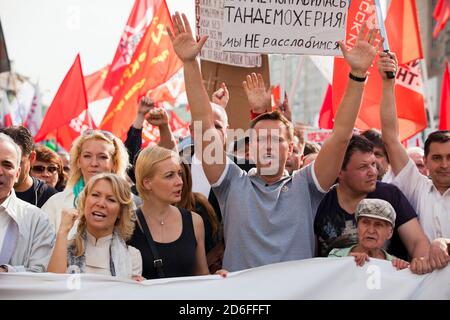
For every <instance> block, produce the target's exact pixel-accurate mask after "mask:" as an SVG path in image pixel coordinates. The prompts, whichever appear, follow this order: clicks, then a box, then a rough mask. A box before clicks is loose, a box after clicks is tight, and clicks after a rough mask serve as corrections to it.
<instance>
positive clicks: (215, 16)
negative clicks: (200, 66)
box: [195, 0, 262, 68]
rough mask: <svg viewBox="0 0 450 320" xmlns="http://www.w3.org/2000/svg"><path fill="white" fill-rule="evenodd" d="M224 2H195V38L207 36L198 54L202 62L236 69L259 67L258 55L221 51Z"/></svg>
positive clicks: (206, 0)
mask: <svg viewBox="0 0 450 320" xmlns="http://www.w3.org/2000/svg"><path fill="white" fill-rule="evenodd" d="M223 1H224V0H195V25H196V28H195V29H196V34H197V36H204V35H207V36H208V40H207V41H206V43H205V45H204V46H203V49H202V51H201V53H200V58H201V59H202V60H207V61H212V62H217V63H222V64H229V65H232V66H237V67H247V68H253V67H260V66H261V63H262V58H261V55H260V54H245V53H231V52H225V51H223V50H222V19H223Z"/></svg>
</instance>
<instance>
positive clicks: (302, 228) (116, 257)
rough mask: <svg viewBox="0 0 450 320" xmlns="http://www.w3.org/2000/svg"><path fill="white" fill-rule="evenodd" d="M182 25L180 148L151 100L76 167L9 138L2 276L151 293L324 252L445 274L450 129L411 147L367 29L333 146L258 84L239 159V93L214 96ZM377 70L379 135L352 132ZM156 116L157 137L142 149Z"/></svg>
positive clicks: (100, 136)
mask: <svg viewBox="0 0 450 320" xmlns="http://www.w3.org/2000/svg"><path fill="white" fill-rule="evenodd" d="M173 23H174V32H171V31H170V30H168V32H169V36H170V38H171V40H172V44H173V47H174V50H175V52H176V54H177V55H178V57H179V58H180V60H181V61H182V62H183V65H184V79H185V87H186V93H187V97H188V102H189V106H190V113H191V120H192V122H191V127H190V129H191V135H190V137H183V138H184V139H183V141H182V142H181V143H180V144H177V140H176V139H175V138H174V136H173V134H172V132H171V129H170V126H169V118H168V114H167V112H166V111H165V110H164V109H163V108H160V107H156V106H155V104H154V103H153V101H152V100H151V99H150V98H148V97H144V98H142V99H141V100H140V101H139V107H138V112H137V114H136V119H135V121H134V122H133V124H132V126H131V127H130V129H129V131H128V135H127V139H126V141H125V143H123V142H122V141H121V140H120V139H119V138H117V137H115V136H114V135H113V134H112V133H110V132H106V131H101V130H87V131H85V132H83V133H82V134H81V136H80V137H78V138H77V140H76V141H75V142H74V143H73V145H72V148H71V150H70V157H69V156H68V154H67V153H60V154H58V153H55V152H54V151H52V150H51V149H49V148H47V147H44V146H42V145H34V142H33V137H32V136H31V134H30V133H29V132H28V130H27V129H26V128H24V127H8V128H3V129H1V133H0V272H20V271H29V272H55V273H73V272H77V273H99V274H106V275H112V276H118V277H124V278H130V279H135V280H137V281H141V280H143V279H154V278H162V277H182V276H194V275H206V274H210V273H213V274H214V273H216V274H220V275H222V276H226V273H227V272H228V271H239V270H243V269H248V268H254V267H258V266H263V265H267V264H271V263H278V262H283V261H290V260H300V259H310V258H314V257H327V256H330V257H343V256H354V257H355V261H356V263H357V265H363V264H364V262H365V261H368V260H369V259H371V258H374V259H384V260H389V261H392V264H393V267H395V268H397V269H406V268H409V269H410V270H411V272H413V273H416V274H425V273H429V272H432V271H433V270H435V269H441V268H444V267H446V266H447V265H448V262H449V261H450V258H449V243H450V132H449V131H436V132H433V133H431V134H430V135H429V136H428V138H427V139H426V141H425V147H424V150H421V149H420V148H415V149H411V150H406V149H405V148H404V146H403V145H402V143H401V141H400V140H399V138H398V122H397V113H396V106H395V90H394V86H395V80H394V79H391V78H388V77H387V76H386V72H394V73H395V72H396V71H397V60H396V57H395V54H394V53H385V52H380V46H381V43H382V41H381V42H379V43H376V41H375V38H376V35H377V30H376V29H368V28H367V27H366V26H365V25H363V27H362V28H361V31H360V33H359V36H358V40H357V42H356V44H355V46H354V47H353V48H352V49H347V48H346V47H345V46H344V45H343V43H342V42H341V43H340V48H341V50H342V54H343V56H344V59H345V61H346V62H347V64H348V66H349V68H350V70H351V71H350V74H349V79H348V84H347V89H346V92H345V95H344V97H343V99H342V101H341V104H340V107H339V110H338V112H337V114H336V117H335V121H334V128H333V131H332V133H331V135H330V136H329V137H328V138H327V139H326V140H325V141H324V143H323V144H321V145H319V144H314V143H311V142H305V141H304V139H303V137H301V136H298V135H296V134H294V130H293V125H292V123H291V121H290V120H291V115H290V112H291V111H290V107H289V104H288V102H287V100H285V101H284V102H283V104H282V105H281V106H280V108H279V109H278V110H275V111H272V110H271V101H270V93H269V91H268V90H267V88H266V85H265V83H264V80H263V78H262V76H261V75H257V74H249V75H248V76H247V77H246V79H243V80H244V81H243V88H244V91H245V93H246V95H247V98H248V104H249V107H250V110H251V121H250V123H249V127H250V130H248V131H247V132H246V133H244V134H243V135H242V136H240V137H235V138H234V140H233V144H232V148H228V147H227V146H228V144H227V141H228V140H229V137H228V136H227V134H228V131H227V128H228V117H227V112H226V108H227V104H228V101H229V92H228V89H227V87H226V85H225V84H224V83H222V84H221V85H220V88H219V89H218V90H217V91H216V92H215V93H214V94H213V96H212V97H211V99H210V97H209V96H208V94H207V91H206V89H205V87H204V84H203V78H202V74H201V70H200V66H199V63H198V61H197V57H198V55H199V52H200V50H201V48H202V46H203V45H204V43H205V41H206V38H205V37H202V38H200V39H199V41H196V40H194V37H193V35H192V31H191V28H190V26H189V23H188V21H187V19H186V17H185V16H184V15H180V14H178V13H177V14H175V15H174V16H173ZM377 56H378V57H377ZM375 60H377V64H378V69H379V73H380V75H381V77H382V80H383V87H382V92H380V95H381V96H382V99H381V108H380V110H381V112H380V118H381V125H382V128H381V129H382V130H381V132H378V131H376V130H367V131H365V132H362V133H361V134H356V133H355V132H354V125H355V121H356V118H357V115H358V112H359V108H360V105H361V100H362V94H363V90H364V86H365V81H366V79H367V77H368V76H370V75H368V73H367V70H368V69H369V67H370V66H371V65H372V63H374V61H375ZM145 120H146V121H148V122H149V123H150V124H152V125H154V126H158V127H159V131H160V141H159V144H158V145H157V146H149V147H146V148H145V149H143V150H141V144H142V138H141V136H142V127H143V123H144V121H145ZM186 141H187V143H186Z"/></svg>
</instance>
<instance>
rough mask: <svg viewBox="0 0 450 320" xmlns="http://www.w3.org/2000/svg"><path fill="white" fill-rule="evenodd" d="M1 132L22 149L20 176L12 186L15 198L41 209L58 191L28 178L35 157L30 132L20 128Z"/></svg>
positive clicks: (6, 129)
mask: <svg viewBox="0 0 450 320" xmlns="http://www.w3.org/2000/svg"><path fill="white" fill-rule="evenodd" d="M1 132H3V133H5V134H7V135H8V136H10V137H11V138H12V139H13V140H14V142H15V143H16V144H17V145H18V146H19V147H20V149H22V159H21V160H20V176H19V179H18V181H17V183H16V184H15V185H14V191H15V192H16V196H17V198H19V199H22V200H23V201H26V202H28V203H31V204H32V205H35V206H37V207H39V208H40V207H42V206H43V205H44V203H45V202H46V201H47V200H48V198H50V197H51V196H52V195H54V194H55V193H57V192H58V191H57V190H56V189H54V188H52V187H51V186H49V185H47V184H46V183H45V182H43V181H41V180H38V179H36V178H32V177H31V176H30V167H31V163H32V162H33V161H34V159H35V157H36V153H35V152H34V140H33V137H32V136H31V133H30V131H28V129H27V128H25V127H22V126H12V127H7V128H3V129H1Z"/></svg>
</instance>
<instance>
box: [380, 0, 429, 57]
mask: <svg viewBox="0 0 450 320" xmlns="http://www.w3.org/2000/svg"><path fill="white" fill-rule="evenodd" d="M385 26H386V32H387V36H388V40H389V47H390V48H389V49H390V50H391V51H392V52H395V54H396V55H397V59H398V63H399V64H404V63H408V62H410V61H413V60H416V59H423V52H422V44H421V41H420V30H419V24H418V19H417V10H416V2H415V1H414V0H402V1H391V5H390V6H389V10H388V13H387V16H386V22H385Z"/></svg>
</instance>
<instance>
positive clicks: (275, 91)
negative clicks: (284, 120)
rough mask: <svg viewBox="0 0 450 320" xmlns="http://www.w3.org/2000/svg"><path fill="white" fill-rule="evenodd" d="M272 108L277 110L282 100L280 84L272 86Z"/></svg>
mask: <svg viewBox="0 0 450 320" xmlns="http://www.w3.org/2000/svg"><path fill="white" fill-rule="evenodd" d="M270 97H271V100H272V101H271V103H272V110H277V109H278V106H279V104H280V100H281V88H280V85H277V86H274V87H272V93H271V95H270Z"/></svg>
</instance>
